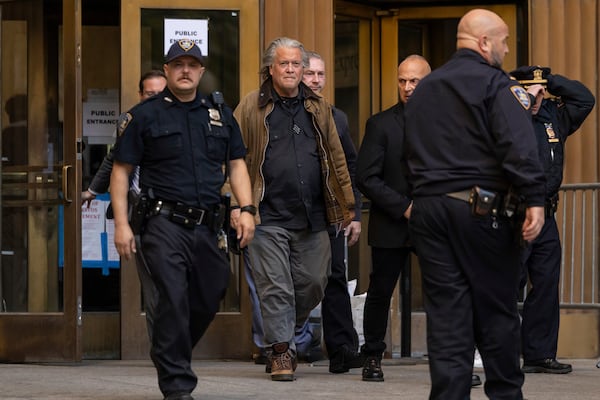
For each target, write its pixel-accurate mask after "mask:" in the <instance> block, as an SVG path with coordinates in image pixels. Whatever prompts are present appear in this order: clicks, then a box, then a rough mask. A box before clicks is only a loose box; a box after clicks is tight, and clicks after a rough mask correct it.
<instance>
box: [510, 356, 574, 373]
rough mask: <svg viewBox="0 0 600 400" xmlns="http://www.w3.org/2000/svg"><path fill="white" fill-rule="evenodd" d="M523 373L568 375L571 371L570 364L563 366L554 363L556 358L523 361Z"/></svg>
mask: <svg viewBox="0 0 600 400" xmlns="http://www.w3.org/2000/svg"><path fill="white" fill-rule="evenodd" d="M521 370H522V371H523V372H524V373H532V372H545V373H547V374H568V373H569V372H571V371H573V368H571V364H563V363H560V362H558V361H556V358H545V359H543V360H533V361H525V362H524V363H523V368H522V369H521Z"/></svg>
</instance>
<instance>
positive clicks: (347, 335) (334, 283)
mask: <svg viewBox="0 0 600 400" xmlns="http://www.w3.org/2000/svg"><path fill="white" fill-rule="evenodd" d="M329 241H330V242H331V275H329V277H328V278H327V286H326V287H325V296H324V297H323V303H322V304H321V317H322V320H323V321H322V323H323V337H324V340H325V346H326V347H327V353H328V355H329V357H330V358H331V356H332V355H333V354H334V353H335V352H336V351H337V350H339V349H340V348H341V347H344V346H345V347H347V348H348V349H349V350H357V347H358V335H357V333H356V331H355V330H354V324H353V322H352V304H351V303H350V294H349V293H348V280H347V275H346V264H345V261H344V259H345V251H344V241H345V239H344V231H341V232H339V234H338V235H337V236H336V235H335V232H332V231H331V228H330V230H329Z"/></svg>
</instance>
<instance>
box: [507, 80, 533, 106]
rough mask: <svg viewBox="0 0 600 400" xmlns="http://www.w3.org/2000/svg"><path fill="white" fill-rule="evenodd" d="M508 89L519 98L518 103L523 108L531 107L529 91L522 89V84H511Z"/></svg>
mask: <svg viewBox="0 0 600 400" xmlns="http://www.w3.org/2000/svg"><path fill="white" fill-rule="evenodd" d="M510 91H511V92H512V94H513V95H514V96H515V97H516V98H517V100H519V103H521V105H522V106H523V108H524V109H526V110H529V107H531V99H530V98H529V93H527V92H526V91H525V89H523V87H522V86H517V85H515V86H511V87H510Z"/></svg>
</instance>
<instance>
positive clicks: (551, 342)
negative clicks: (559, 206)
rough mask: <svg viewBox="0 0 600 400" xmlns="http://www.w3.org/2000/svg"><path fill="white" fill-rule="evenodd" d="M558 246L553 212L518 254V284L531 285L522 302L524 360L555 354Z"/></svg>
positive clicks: (557, 307) (522, 285)
mask: <svg viewBox="0 0 600 400" xmlns="http://www.w3.org/2000/svg"><path fill="white" fill-rule="evenodd" d="M561 256H562V250H561V246H560V237H559V235H558V228H557V226H556V220H555V219H554V215H552V216H549V217H546V221H545V223H544V227H543V228H542V231H541V232H540V234H539V236H538V237H537V238H536V239H535V240H534V241H533V242H532V243H531V245H529V246H528V247H527V248H526V249H524V251H523V253H522V254H521V262H522V263H523V269H522V276H521V288H523V287H525V285H526V284H527V278H529V282H530V283H531V287H530V288H529V291H528V293H527V297H526V298H525V300H524V302H523V321H522V324H521V345H522V350H523V359H524V360H525V361H534V360H541V359H545V358H556V349H557V347H558V326H559V320H560V308H559V299H558V295H559V293H558V284H559V280H560V262H561Z"/></svg>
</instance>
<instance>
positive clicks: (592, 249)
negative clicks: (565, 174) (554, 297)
mask: <svg viewBox="0 0 600 400" xmlns="http://www.w3.org/2000/svg"><path fill="white" fill-rule="evenodd" d="M599 191H600V183H585V184H565V185H562V186H561V188H560V190H559V199H560V200H559V201H560V203H559V205H558V210H557V214H556V223H557V225H558V230H559V233H560V239H561V244H562V260H561V276H560V303H561V307H575V308H587V307H591V308H598V307H600V298H599V294H598V286H599V283H598V277H599V275H600V274H599V265H598V246H599V243H598V215H599V213H598V205H599V204H598V193H599Z"/></svg>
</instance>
